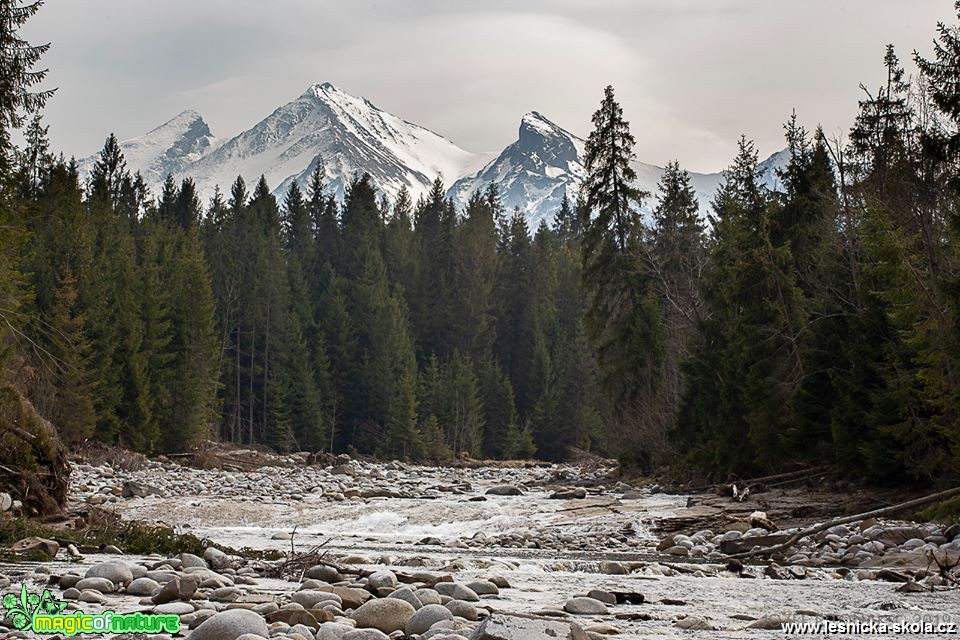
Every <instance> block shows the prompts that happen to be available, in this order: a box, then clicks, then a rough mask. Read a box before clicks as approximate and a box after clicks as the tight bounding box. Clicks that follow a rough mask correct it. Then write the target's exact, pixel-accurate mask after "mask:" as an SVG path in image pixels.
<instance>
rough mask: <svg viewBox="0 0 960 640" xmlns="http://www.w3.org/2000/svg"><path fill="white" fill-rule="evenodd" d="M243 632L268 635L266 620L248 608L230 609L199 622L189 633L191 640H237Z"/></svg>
mask: <svg viewBox="0 0 960 640" xmlns="http://www.w3.org/2000/svg"><path fill="white" fill-rule="evenodd" d="M245 633H255V634H257V635H259V636H263V637H268V636H269V635H270V629H269V628H268V627H267V621H266V620H264V619H263V618H262V617H261V616H260V615H258V614H256V613H254V612H253V611H250V610H248V609H230V610H228V611H224V612H223V613H218V614H216V615H214V616H212V617H210V618H208V619H207V620H205V621H204V622H203V623H201V624H200V626H198V627H197V628H196V629H194V630H193V632H192V633H191V634H190V638H191V640H237V638H239V637H240V636H242V635H243V634H245Z"/></svg>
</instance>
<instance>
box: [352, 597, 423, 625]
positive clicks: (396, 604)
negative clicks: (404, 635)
mask: <svg viewBox="0 0 960 640" xmlns="http://www.w3.org/2000/svg"><path fill="white" fill-rule="evenodd" d="M415 613H416V609H414V608H413V605H412V604H410V603H409V602H405V601H403V600H397V599H395V598H381V599H379V600H370V601H369V602H366V603H364V604H363V605H362V606H361V607H360V608H359V609H357V610H356V611H354V612H353V613H352V614H351V615H350V618H351V619H352V620H353V621H354V622H356V623H357V627H359V628H361V629H379V630H380V631H383V632H384V633H393V632H394V631H402V630H403V628H404V627H405V626H406V624H407V621H408V620H409V619H410V618H412V617H413V614H415Z"/></svg>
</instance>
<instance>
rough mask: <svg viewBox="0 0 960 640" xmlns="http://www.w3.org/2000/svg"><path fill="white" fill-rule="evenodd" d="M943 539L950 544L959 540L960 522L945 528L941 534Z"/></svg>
mask: <svg viewBox="0 0 960 640" xmlns="http://www.w3.org/2000/svg"><path fill="white" fill-rule="evenodd" d="M943 537H944V538H946V539H947V540H949V541H951V542H952V541H953V540H956V539H958V538H960V522H958V523H957V524H952V525H950V526H949V527H947V529H946V531H944V532H943Z"/></svg>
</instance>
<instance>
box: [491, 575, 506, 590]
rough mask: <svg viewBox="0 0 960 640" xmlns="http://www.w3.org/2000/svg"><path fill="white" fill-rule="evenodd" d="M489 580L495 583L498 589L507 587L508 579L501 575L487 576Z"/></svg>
mask: <svg viewBox="0 0 960 640" xmlns="http://www.w3.org/2000/svg"><path fill="white" fill-rule="evenodd" d="M487 580H489V581H490V582H492V583H493V584H495V585H497V588H498V589H509V588H510V581H509V580H507V579H506V578H504V577H503V576H490V577H489V578H487Z"/></svg>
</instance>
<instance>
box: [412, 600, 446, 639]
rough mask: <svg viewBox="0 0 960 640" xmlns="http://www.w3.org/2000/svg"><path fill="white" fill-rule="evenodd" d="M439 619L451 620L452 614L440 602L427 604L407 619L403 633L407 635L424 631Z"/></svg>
mask: <svg viewBox="0 0 960 640" xmlns="http://www.w3.org/2000/svg"><path fill="white" fill-rule="evenodd" d="M441 620H453V614H452V613H451V612H450V610H449V609H447V608H446V607H445V606H443V605H442V604H428V605H427V606H425V607H423V608H422V609H420V610H419V611H417V612H416V613H415V614H413V615H412V616H411V617H410V619H409V620H407V624H406V626H405V627H404V633H406V634H407V635H408V636H409V635H413V634H422V633H426V632H427V631H429V630H430V627H432V626H433V625H435V624H436V623H438V622H440V621H441Z"/></svg>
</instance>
